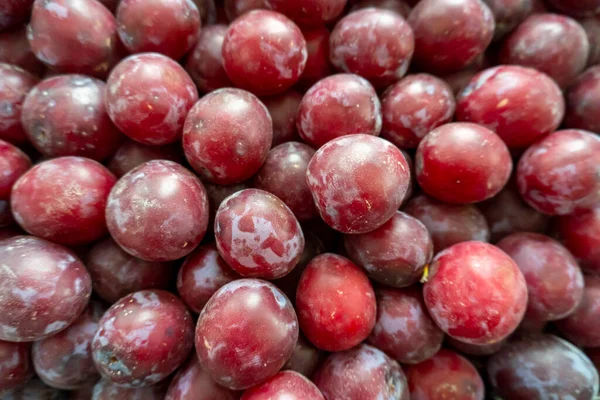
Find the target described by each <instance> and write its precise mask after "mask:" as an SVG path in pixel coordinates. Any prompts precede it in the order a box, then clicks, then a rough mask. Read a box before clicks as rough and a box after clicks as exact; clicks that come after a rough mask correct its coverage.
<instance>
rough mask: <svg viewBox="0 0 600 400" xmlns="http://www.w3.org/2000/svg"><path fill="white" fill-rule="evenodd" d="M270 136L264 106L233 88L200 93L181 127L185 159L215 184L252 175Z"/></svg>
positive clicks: (259, 164) (258, 164) (265, 151)
mask: <svg viewBox="0 0 600 400" xmlns="http://www.w3.org/2000/svg"><path fill="white" fill-rule="evenodd" d="M272 140H273V123H272V120H271V116H270V115H269V111H268V110H267V108H266V107H265V106H264V104H263V103H262V102H261V101H260V100H259V99H258V98H257V97H256V96H254V95H253V94H251V93H250V92H246V91H245V90H241V89H233V88H226V89H220V90H216V91H214V92H211V93H209V94H208V95H206V96H204V97H203V98H202V99H201V100H200V101H199V102H198V103H196V105H194V107H193V108H192V109H191V110H190V113H189V114H188V116H187V118H186V120H185V126H184V129H183V150H184V152H185V156H186V157H187V159H188V161H189V162H190V164H191V165H192V167H193V168H194V170H195V171H196V172H197V173H198V174H199V175H200V177H202V178H203V179H206V180H208V181H210V182H213V183H217V184H219V185H231V184H234V183H239V182H242V181H244V180H246V179H248V178H250V177H251V176H252V175H254V174H255V173H256V171H258V169H259V168H260V166H261V165H262V163H263V162H264V161H265V158H266V157H267V154H268V152H269V149H270V148H271V142H272Z"/></svg>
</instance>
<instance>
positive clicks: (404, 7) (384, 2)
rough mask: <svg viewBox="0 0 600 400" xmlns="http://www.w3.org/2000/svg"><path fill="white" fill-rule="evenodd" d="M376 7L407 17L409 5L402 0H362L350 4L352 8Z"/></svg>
mask: <svg viewBox="0 0 600 400" xmlns="http://www.w3.org/2000/svg"><path fill="white" fill-rule="evenodd" d="M369 7H376V8H382V9H384V10H389V11H393V12H395V13H396V14H398V15H400V16H402V17H403V18H408V16H409V14H410V10H411V7H410V5H409V4H408V3H407V2H405V1H404V0H362V1H359V2H357V3H356V4H355V5H354V6H352V10H360V9H363V8H369Z"/></svg>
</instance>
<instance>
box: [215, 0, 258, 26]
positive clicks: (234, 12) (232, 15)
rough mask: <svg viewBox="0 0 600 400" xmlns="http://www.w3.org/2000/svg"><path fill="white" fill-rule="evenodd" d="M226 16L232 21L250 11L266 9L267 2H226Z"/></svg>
mask: <svg viewBox="0 0 600 400" xmlns="http://www.w3.org/2000/svg"><path fill="white" fill-rule="evenodd" d="M223 3H224V4H223V7H224V8H225V14H226V15H227V18H228V19H229V20H230V21H234V20H235V19H236V18H238V17H240V16H242V15H243V14H245V13H247V12H248V11H252V10H261V9H266V8H267V4H266V2H265V0H225V1H224V2H223Z"/></svg>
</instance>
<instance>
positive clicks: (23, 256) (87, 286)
mask: <svg viewBox="0 0 600 400" xmlns="http://www.w3.org/2000/svg"><path fill="white" fill-rule="evenodd" d="M0 259H1V260H2V265H3V268H2V269H0V293H2V296H0V298H1V301H0V340H6V341H11V342H32V341H36V340H41V339H44V338H46V337H50V336H52V335H54V334H56V333H58V332H60V331H61V330H63V329H65V328H67V327H68V326H69V325H71V324H72V323H73V322H75V320H76V319H77V318H78V317H79V314H81V312H82V311H83V310H84V309H85V307H86V306H87V304H88V300H89V298H90V295H91V294H92V282H91V279H90V275H89V274H88V272H87V271H86V269H85V267H84V265H83V264H82V263H81V261H79V259H78V258H77V257H76V256H75V255H74V254H73V253H72V252H71V251H70V250H68V249H66V248H65V247H62V246H60V245H58V244H54V243H51V242H48V241H46V240H43V239H39V238H36V237H33V236H16V237H13V238H10V239H5V240H3V241H1V242H0Z"/></svg>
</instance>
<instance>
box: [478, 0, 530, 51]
mask: <svg viewBox="0 0 600 400" xmlns="http://www.w3.org/2000/svg"><path fill="white" fill-rule="evenodd" d="M483 2H484V3H485V4H487V6H488V7H489V8H490V10H491V11H492V14H493V15H494V20H495V22H496V25H495V30H494V41H497V40H500V39H502V38H504V37H505V36H506V35H507V34H509V33H510V32H512V31H513V30H514V29H515V28H516V27H517V26H518V25H519V24H520V23H521V22H523V20H524V19H525V18H527V17H528V16H529V15H530V14H531V13H532V11H533V3H534V0H483Z"/></svg>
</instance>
